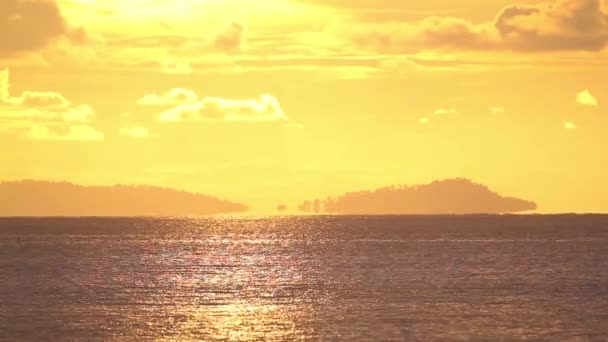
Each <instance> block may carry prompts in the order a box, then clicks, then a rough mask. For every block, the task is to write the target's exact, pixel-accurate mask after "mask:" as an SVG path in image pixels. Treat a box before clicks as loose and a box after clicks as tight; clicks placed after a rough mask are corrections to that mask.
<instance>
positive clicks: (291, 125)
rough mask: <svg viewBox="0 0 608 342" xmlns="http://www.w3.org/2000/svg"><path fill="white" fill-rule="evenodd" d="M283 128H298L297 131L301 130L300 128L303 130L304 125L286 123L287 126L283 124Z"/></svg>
mask: <svg viewBox="0 0 608 342" xmlns="http://www.w3.org/2000/svg"><path fill="white" fill-rule="evenodd" d="M285 127H286V128H298V129H301V128H304V125H302V124H299V123H288V124H285Z"/></svg>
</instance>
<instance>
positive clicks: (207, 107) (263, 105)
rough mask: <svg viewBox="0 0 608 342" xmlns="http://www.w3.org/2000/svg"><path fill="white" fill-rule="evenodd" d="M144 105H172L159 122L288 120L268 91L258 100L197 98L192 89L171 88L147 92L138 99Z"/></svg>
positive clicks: (276, 100)
mask: <svg viewBox="0 0 608 342" xmlns="http://www.w3.org/2000/svg"><path fill="white" fill-rule="evenodd" d="M137 102H138V103H139V104H140V105H146V106H171V107H172V108H169V109H166V110H164V111H163V112H161V113H160V115H159V120H160V121H162V122H182V121H191V122H192V121H194V122H196V121H225V122H235V121H278V120H287V116H286V115H285V112H284V111H283V108H282V107H281V104H280V103H279V100H278V99H277V98H276V97H274V96H272V95H269V94H264V95H261V96H260V97H259V99H246V100H240V99H236V100H235V99H223V98H219V97H204V98H200V99H199V96H198V95H197V94H196V93H194V92H193V91H190V90H186V89H183V88H174V89H172V90H169V91H168V92H166V93H163V94H160V95H158V94H148V95H146V96H144V97H143V98H141V99H140V100H138V101H137Z"/></svg>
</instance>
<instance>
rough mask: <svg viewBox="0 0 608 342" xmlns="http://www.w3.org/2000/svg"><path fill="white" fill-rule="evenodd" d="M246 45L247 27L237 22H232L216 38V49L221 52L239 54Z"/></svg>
mask: <svg viewBox="0 0 608 342" xmlns="http://www.w3.org/2000/svg"><path fill="white" fill-rule="evenodd" d="M244 43H245V26H244V25H243V24H240V23H237V22H231V23H230V24H228V26H227V27H226V28H225V29H224V31H222V32H220V33H218V34H217V36H216V37H215V47H216V49H217V50H219V51H225V52H238V51H241V49H242V48H243V46H244Z"/></svg>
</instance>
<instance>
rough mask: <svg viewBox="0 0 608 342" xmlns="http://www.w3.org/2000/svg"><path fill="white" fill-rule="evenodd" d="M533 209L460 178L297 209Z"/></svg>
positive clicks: (349, 211)
mask: <svg viewBox="0 0 608 342" xmlns="http://www.w3.org/2000/svg"><path fill="white" fill-rule="evenodd" d="M536 208H537V205H536V203H534V202H531V201H526V200H522V199H519V198H515V197H504V196H501V195H499V194H497V193H496V192H494V191H491V190H490V189H488V187H486V186H485V185H482V184H478V183H474V182H473V181H471V180H469V179H463V178H456V179H446V180H439V181H434V182H432V183H429V184H423V185H415V186H407V185H393V186H388V187H384V188H379V189H376V190H371V191H358V192H348V193H345V194H343V195H340V196H337V197H327V198H326V199H323V200H322V199H314V200H307V201H304V202H303V203H301V204H300V205H299V207H298V209H299V210H300V211H301V212H304V213H314V214H346V215H390V214H403V215H405V214H407V215H439V214H504V213H517V212H527V211H533V210H536Z"/></svg>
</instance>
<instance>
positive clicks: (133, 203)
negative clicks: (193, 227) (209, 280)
mask: <svg viewBox="0 0 608 342" xmlns="http://www.w3.org/2000/svg"><path fill="white" fill-rule="evenodd" d="M247 209H248V208H247V207H246V206H245V205H242V204H238V203H233V202H229V201H225V200H221V199H218V198H215V197H211V196H207V195H202V194H196V193H190V192H186V191H177V190H172V189H167V188H159V187H153V186H135V185H133V186H131V185H128V186H126V185H115V186H80V185H76V184H71V183H67V182H47V181H34V180H24V181H17V182H4V183H0V216H198V215H213V214H231V213H239V212H243V211H246V210H247Z"/></svg>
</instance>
